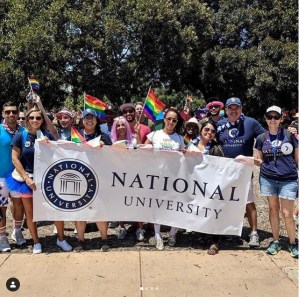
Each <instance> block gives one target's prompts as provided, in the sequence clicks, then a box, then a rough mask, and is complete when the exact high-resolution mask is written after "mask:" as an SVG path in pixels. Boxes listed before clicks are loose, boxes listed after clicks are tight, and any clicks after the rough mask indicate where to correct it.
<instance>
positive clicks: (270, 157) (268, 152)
mask: <svg viewBox="0 0 300 297" xmlns="http://www.w3.org/2000/svg"><path fill="white" fill-rule="evenodd" d="M268 139H269V140H270V141H268ZM284 144H287V145H284ZM255 148H256V149H258V150H259V151H261V152H262V154H263V163H262V164H261V167H260V174H261V176H263V177H265V178H269V179H273V180H276V181H293V180H297V179H298V171H297V166H296V162H295V160H294V149H295V148H298V140H297V139H296V137H294V136H293V135H291V134H287V131H286V130H285V129H283V132H281V133H280V134H279V135H278V139H277V135H270V136H269V133H268V132H266V133H263V134H262V135H261V136H258V137H257V139H256V143H255ZM274 154H275V156H274Z"/></svg>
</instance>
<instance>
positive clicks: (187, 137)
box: [183, 134, 192, 145]
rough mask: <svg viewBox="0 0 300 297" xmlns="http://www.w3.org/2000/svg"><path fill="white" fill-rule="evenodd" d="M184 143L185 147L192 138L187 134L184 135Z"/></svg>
mask: <svg viewBox="0 0 300 297" xmlns="http://www.w3.org/2000/svg"><path fill="white" fill-rule="evenodd" d="M183 140H184V143H185V144H186V145H187V144H189V143H190V142H191V140H192V138H191V137H190V136H188V135H187V134H185V135H184V138H183Z"/></svg>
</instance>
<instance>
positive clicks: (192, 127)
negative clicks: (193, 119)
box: [186, 125, 198, 130]
mask: <svg viewBox="0 0 300 297" xmlns="http://www.w3.org/2000/svg"><path fill="white" fill-rule="evenodd" d="M186 129H187V130H196V129H198V126H195V125H188V126H186Z"/></svg>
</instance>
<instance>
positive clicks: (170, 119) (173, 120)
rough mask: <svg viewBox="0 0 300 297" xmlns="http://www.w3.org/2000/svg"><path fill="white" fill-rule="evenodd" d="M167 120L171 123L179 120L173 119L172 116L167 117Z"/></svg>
mask: <svg viewBox="0 0 300 297" xmlns="http://www.w3.org/2000/svg"><path fill="white" fill-rule="evenodd" d="M166 120H167V121H168V122H171V123H177V122H178V120H177V119H172V118H166Z"/></svg>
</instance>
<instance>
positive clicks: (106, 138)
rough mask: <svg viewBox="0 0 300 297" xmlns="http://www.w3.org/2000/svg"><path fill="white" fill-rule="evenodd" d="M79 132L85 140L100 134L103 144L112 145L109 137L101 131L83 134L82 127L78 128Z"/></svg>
mask: <svg viewBox="0 0 300 297" xmlns="http://www.w3.org/2000/svg"><path fill="white" fill-rule="evenodd" d="M79 133H80V134H81V135H82V136H83V138H84V139H85V140H86V141H90V140H92V139H95V138H96V137H98V136H99V135H101V141H103V143H104V144H105V145H112V142H111V139H110V137H109V136H108V135H107V134H106V133H104V132H102V131H101V133H100V134H99V133H97V132H96V131H95V132H93V133H91V134H84V130H83V129H80V130H79Z"/></svg>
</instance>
